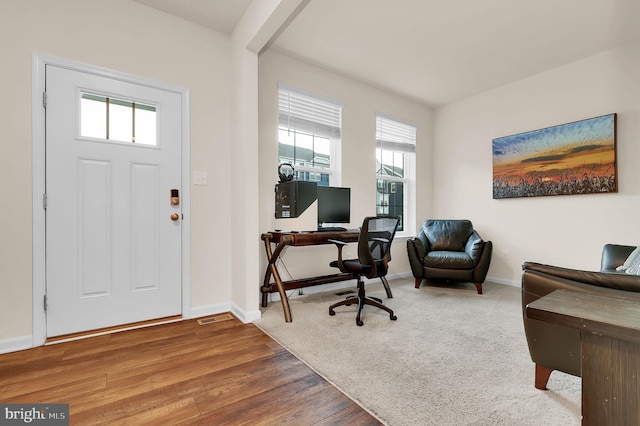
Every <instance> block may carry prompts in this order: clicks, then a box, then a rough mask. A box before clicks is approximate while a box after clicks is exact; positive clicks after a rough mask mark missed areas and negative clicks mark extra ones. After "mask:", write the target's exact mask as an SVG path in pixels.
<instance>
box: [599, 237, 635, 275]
mask: <svg viewBox="0 0 640 426" xmlns="http://www.w3.org/2000/svg"><path fill="white" fill-rule="evenodd" d="M633 250H635V247H634V246H623V245H618V244H605V246H604V247H603V248H602V261H601V262H600V270H601V271H615V270H616V268H617V267H618V266H621V265H622V264H624V262H625V261H626V260H627V257H629V255H630V254H631V252H632V251H633Z"/></svg>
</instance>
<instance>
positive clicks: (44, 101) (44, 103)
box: [42, 92, 47, 108]
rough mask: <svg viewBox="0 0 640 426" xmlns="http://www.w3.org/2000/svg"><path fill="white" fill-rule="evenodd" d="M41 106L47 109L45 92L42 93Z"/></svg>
mask: <svg viewBox="0 0 640 426" xmlns="http://www.w3.org/2000/svg"><path fill="white" fill-rule="evenodd" d="M42 106H43V107H44V108H46V107H47V92H42Z"/></svg>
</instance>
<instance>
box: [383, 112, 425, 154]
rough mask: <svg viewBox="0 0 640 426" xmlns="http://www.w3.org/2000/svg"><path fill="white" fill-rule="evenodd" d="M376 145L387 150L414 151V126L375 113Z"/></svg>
mask: <svg viewBox="0 0 640 426" xmlns="http://www.w3.org/2000/svg"><path fill="white" fill-rule="evenodd" d="M376 146H377V147H378V148H382V149H385V150H389V151H399V152H416V127H415V126H412V125H410V124H405V123H402V122H400V121H397V120H393V119H390V118H386V117H384V116H381V115H377V116H376Z"/></svg>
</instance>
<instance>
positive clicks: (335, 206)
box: [318, 186, 351, 227]
mask: <svg viewBox="0 0 640 426" xmlns="http://www.w3.org/2000/svg"><path fill="white" fill-rule="evenodd" d="M349 222H351V188H339V187H337V186H318V227H321V226H322V225H323V224H325V223H329V224H330V223H349Z"/></svg>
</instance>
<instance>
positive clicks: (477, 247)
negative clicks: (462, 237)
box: [464, 231, 484, 265]
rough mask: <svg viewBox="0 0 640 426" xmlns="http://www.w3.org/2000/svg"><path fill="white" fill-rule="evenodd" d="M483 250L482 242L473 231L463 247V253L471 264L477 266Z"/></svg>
mask: <svg viewBox="0 0 640 426" xmlns="http://www.w3.org/2000/svg"><path fill="white" fill-rule="evenodd" d="M483 249H484V240H483V239H482V238H481V237H480V235H478V233H477V232H476V231H473V232H472V233H471V235H470V236H469V239H468V240H467V243H466V244H465V246H464V251H465V252H466V253H467V254H468V255H469V256H470V257H471V259H473V264H474V265H477V264H478V261H479V260H480V255H482V250H483Z"/></svg>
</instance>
